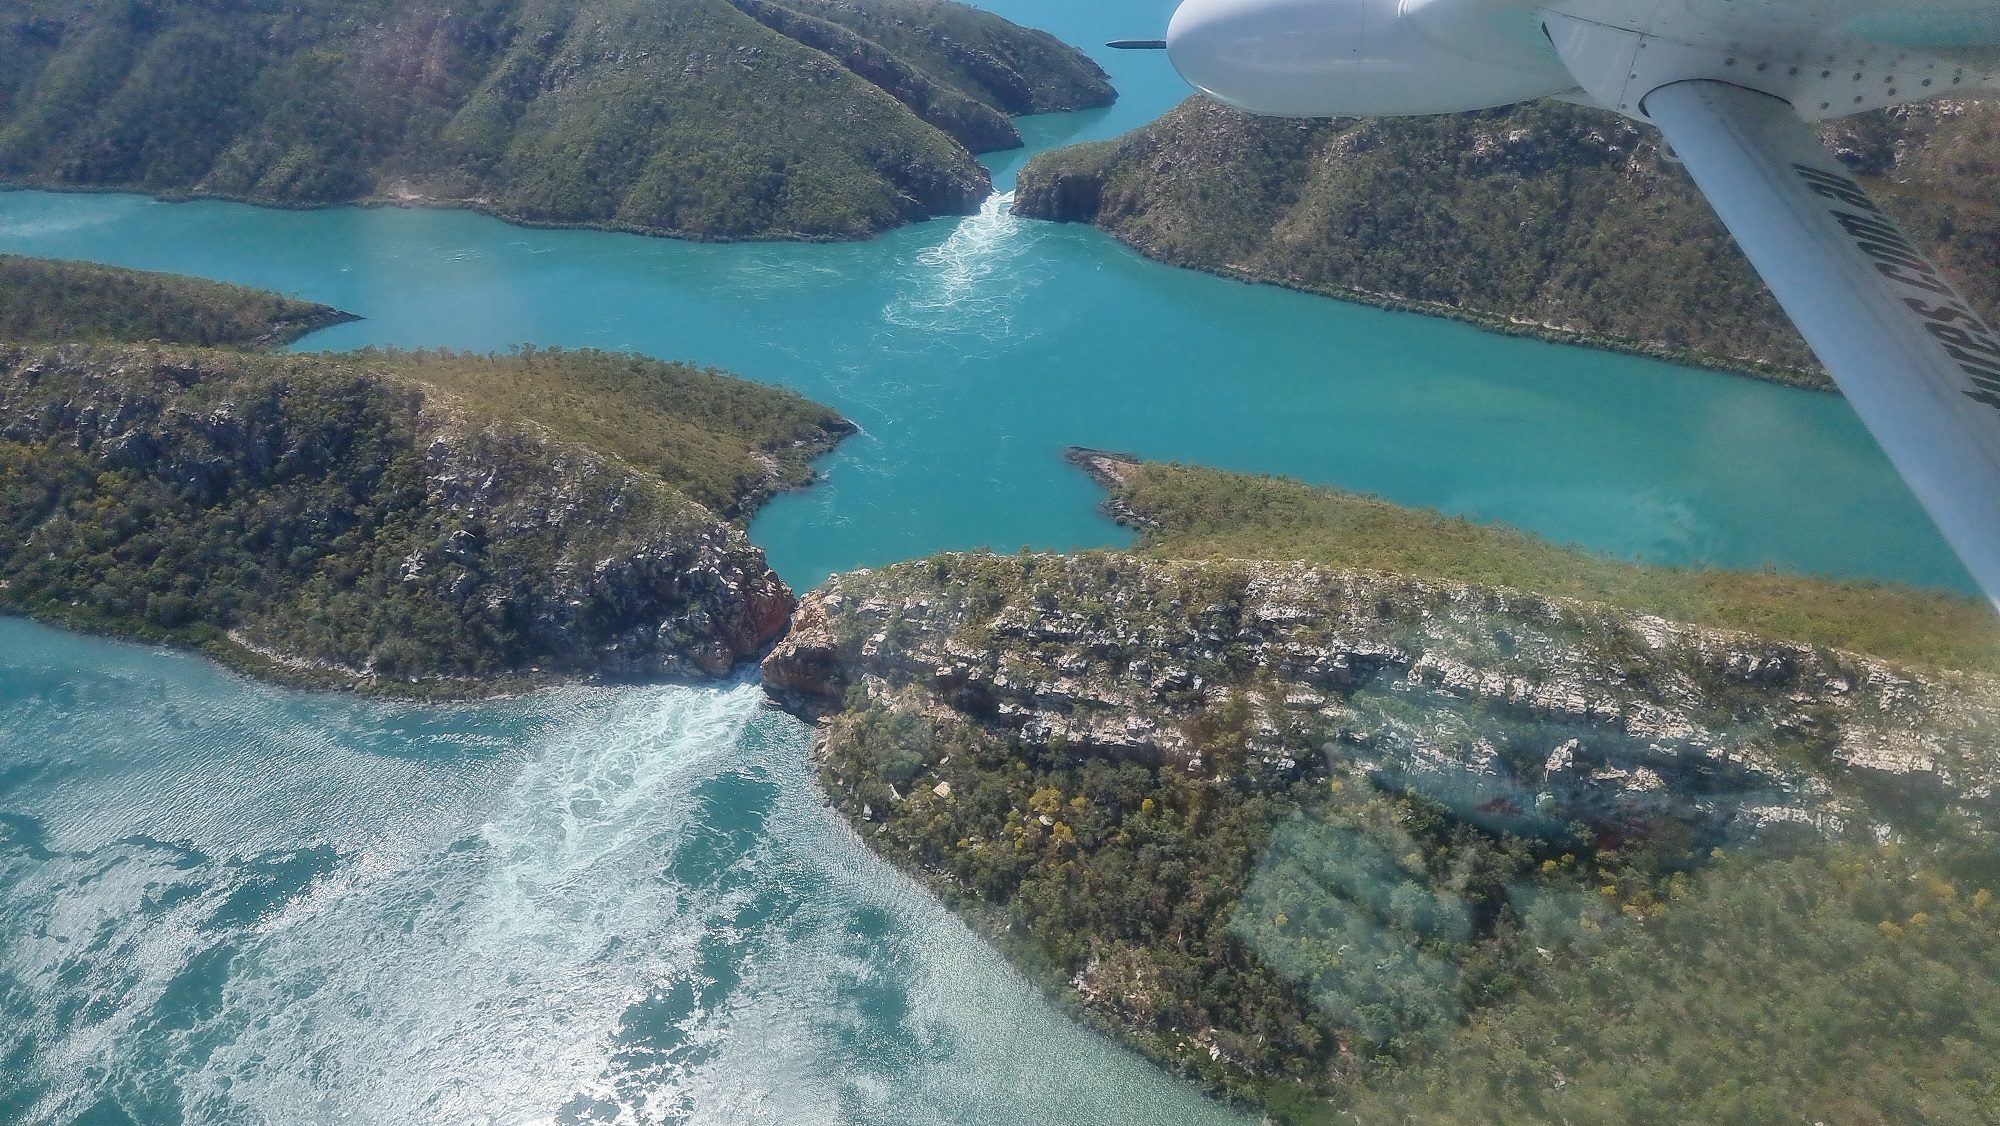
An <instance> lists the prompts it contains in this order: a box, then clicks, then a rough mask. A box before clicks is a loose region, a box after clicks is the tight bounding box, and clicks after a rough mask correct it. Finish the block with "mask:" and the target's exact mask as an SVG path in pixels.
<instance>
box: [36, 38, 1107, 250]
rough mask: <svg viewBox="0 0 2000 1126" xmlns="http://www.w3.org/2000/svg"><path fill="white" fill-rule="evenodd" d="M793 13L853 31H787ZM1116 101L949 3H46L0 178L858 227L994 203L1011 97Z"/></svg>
mask: <svg viewBox="0 0 2000 1126" xmlns="http://www.w3.org/2000/svg"><path fill="white" fill-rule="evenodd" d="M755 13H762V18H763V20H764V21H765V22H760V19H759V18H758V16H757V15H756V14H755ZM807 13H809V14H807ZM793 20H796V21H798V22H800V23H801V25H802V26H803V25H804V24H810V25H811V26H813V27H817V28H820V29H822V30H826V31H827V34H826V35H807V34H806V33H805V32H803V31H801V32H800V34H801V35H804V39H803V40H802V39H795V38H792V37H789V36H788V35H787V34H785V33H783V32H782V31H780V30H774V29H773V28H772V27H771V26H767V23H776V24H781V25H787V26H789V24H788V23H787V21H793ZM870 35H876V36H880V37H881V41H880V42H877V41H875V40H871V39H868V38H865V37H866V36H870ZM1112 96H1113V95H1112V92H1111V89H1110V87H1109V86H1108V85H1107V84H1106V83H1105V82H1104V79H1103V75H1102V73H1101V72H1099V71H1098V70H1097V68H1096V66H1095V65H1094V64H1092V63H1091V62H1090V61H1089V60H1088V59H1087V58H1085V57H1084V56H1083V55H1082V54H1081V53H1079V52H1077V51H1075V50H1073V49H1071V48H1068V47H1066V46H1064V45H1062V44H1060V43H1058V42H1057V41H1055V40H1054V39H1052V38H1051V37H1049V36H1047V35H1045V34H1043V33H1041V32H1033V31H1028V30H1025V29H1022V28H1018V27H1015V26H1014V25H1012V24H1009V23H1007V22H1006V21H1004V20H1001V19H1000V18H998V17H996V16H993V15H990V14H988V13H984V12H980V11H977V10H975V9H971V8H966V7H962V6H959V5H955V4H946V3H942V2H940V0H880V2H878V3H873V4H870V5H867V6H866V7H865V8H854V7H851V6H848V5H837V4H827V3H818V2H806V3H802V4H800V5H799V6H798V9H797V10H796V11H795V10H794V9H792V8H789V7H785V6H782V5H779V4H776V3H773V2H771V0H742V2H741V7H740V8H739V6H738V5H737V4H733V3H731V2H730V0H575V2H569V0H483V2H480V3H475V4H471V5H466V4H447V3H444V2H442V0H417V2H415V3H388V2H387V0H361V2H347V0H303V2H300V3H289V4H282V5H281V4H266V3H252V4H244V5H228V6H225V7H216V6H213V5H208V4H202V3H196V2H193V0H157V2H153V3H147V4H143V5H138V4H135V5H126V4H111V5H85V4H78V3H74V2H73V0H27V2H26V3H22V4H14V5H10V6H9V7H7V8H6V9H5V10H4V11H0V182H6V183H11V184H15V185H34V186H47V187H57V188H115V189H126V190H135V191H146V192H154V193H163V194H195V195H208V196H218V197H223V198H235V199H244V200H249V201H252V202H258V203H274V204H288V205H325V204H333V203H345V202H353V201H382V202H408V203H436V204H445V205H452V206H465V207H473V208H477V209H479V210H482V211H486V212H489V213H491V214H494V215H498V216H501V217H503V218H507V219H513V220H519V221H525V222H532V223H545V224H556V225H585V226H596V227H608V228H618V229H629V230H637V231H642V232H646V233H653V234H672V235H680V236H686V237H696V238H786V237H790V238H855V237H863V236H866V235H869V234H873V233H875V232H879V231H881V230H884V229H886V228H888V227H892V226H895V225H897V224H899V223H904V222H910V221H913V220H918V219H923V218H928V217H930V216H932V215H936V214H945V213H953V212H964V211H969V210H971V209H973V208H976V206H977V204H978V200H979V199H980V197H982V196H983V195H984V194H985V192H986V190H987V186H988V181H987V176H986V173H985V171H984V170H983V169H982V168H981V167H980V166H979V164H978V163H977V162H976V161H975V160H974V159H973V157H972V154H971V153H970V152H969V151H967V145H974V146H977V147H979V148H982V149H983V148H992V147H1000V146H1005V145H1008V144H1018V143H1019V140H1018V136H1017V135H1016V134H1014V132H1013V129H1012V126H1011V124H1009V123H1008V122H1007V121H1006V120H1005V116H1004V115H1005V114H1008V113H1015V112H1026V111H1030V110H1035V111H1039V110H1049V109H1058V108H1075V107H1079V106H1082V105H1098V104H1104V103H1107V102H1109V101H1110V100H1111V98H1112Z"/></svg>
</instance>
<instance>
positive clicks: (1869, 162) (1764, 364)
mask: <svg viewBox="0 0 2000 1126" xmlns="http://www.w3.org/2000/svg"><path fill="white" fill-rule="evenodd" d="M1823 130H1824V133H1825V136H1826V139H1827V141H1828V142H1829V143H1830V144H1831V145H1832V147H1833V148H1834V151H1835V152H1836V153H1837V154H1838V155H1839V156H1840V157H1841V159H1842V160H1843V161H1844V162H1845V163H1846V164H1847V165H1848V166H1849V167H1851V168H1853V169H1854V170H1855V171H1856V173H1857V174H1858V175H1860V176H1861V177H1862V178H1863V179H1864V180H1866V181H1867V182H1869V183H1870V184H1871V185H1872V187H1873V188H1874V189H1875V191H1876V192H1877V194H1878V195H1880V196H1881V197H1882V199H1883V203H1884V206H1886V207H1887V208H1888V209H1889V210H1890V211H1891V212H1892V213H1893V214H1894V215H1895V216H1896V218H1897V219H1898V220H1899V221H1900V222H1901V223H1903V225H1904V226H1905V228H1906V229H1908V230H1909V232H1910V233H1911V235H1912V236H1913V237H1915V238H1916V239H1917V241H1918V242H1919V243H1920V244H1922V245H1924V246H1925V247H1926V248H1927V249H1929V250H1930V251H1931V252H1932V253H1933V254H1934V255H1935V257H1936V258H1937V259H1938V262H1939V264H1940V265H1941V266H1942V267H1943V268H1944V269H1945V270H1946V272H1948V273H1949V274H1951V276H1952V278H1953V280H1954V281H1956V282H1957V283H1958V284H1959V285H1960V287H1961V288H1962V289H1963V290H1964V292H1965V294H1966V295H1967V296H1968V297H1970V298H1971V299H1972V300H1974V301H1975V302H1978V303H1980V304H1982V305H1983V306H1984V307H1985V308H1988V309H1994V308H2000V274H1996V272H1995V270H1994V266H1993V264H1994V262H1995V261H1996V260H2000V144H1996V142H1995V140H1994V138H1995V137H1996V136H2000V107H1996V106H1995V105H1993V104H1992V103H1989V102H1978V101H1945V102H1937V103H1931V104H1927V105H1923V106H1909V107H1904V108H1901V109H1897V110H1891V111H1886V112H1882V113H1875V114H1863V115H1858V116H1855V117H1851V118H1842V119H1840V120H1838V121H1836V122H1829V123H1827V124H1826V125H1825V126H1823ZM1014 213H1015V214H1017V215H1024V216H1031V217H1035V218H1042V219H1054V220H1060V221H1070V222H1090V223H1095V224H1096V225H1098V226H1099V227H1102V228H1104V229H1105V230H1106V231H1108V232H1110V233H1111V234H1112V235H1113V236H1115V237H1116V238H1118V239H1119V240H1121V241H1123V242H1125V243H1127V244H1129V245H1131V246H1133V247H1135V248H1137V249H1138V250H1140V251H1141V252H1143V253H1145V254H1146V255H1148V256H1149V257H1152V258H1156V259H1159V260H1161V261H1163V262H1168V263H1171V264H1174V265H1180V266H1191V267H1194V268H1197V269H1202V270H1208V271H1211V272H1214V273H1219V274H1222V275H1224V276H1227V277H1232V278H1239V279H1242V280H1245V281H1257V282H1270V283H1275V284H1278V285H1284V286H1289V287H1292V288H1295V289H1301V290H1306V291H1309V292H1315V293H1323V294H1328V295H1331V296H1334V297H1339V298H1343V299H1346V300H1354V301H1363V302H1368V303H1372V304H1378V305H1384V306H1389V307H1393V308H1405V309H1413V310H1416V311H1419V312H1424V313H1432V314H1437V315H1443V316H1449V317H1454V318H1458V319H1462V320H1467V321H1471V322H1472V323H1475V324H1478V325H1481V326H1483V327H1486V328H1491V329H1495V330H1498V331H1502V332H1513V333H1522V334H1529V335H1536V336H1542V337H1546V338H1549V339H1556V340H1563V341H1567V342H1572V343H1583V344H1590V345H1595V346H1601V347H1610V348H1616V349H1620V350H1625V351H1633V352H1639V353H1641V354H1647V355H1656V356H1660V357H1663V358H1667V359H1672V360H1675V361H1679V362H1684V363H1694V364H1699V365H1702V366H1707V367H1716V368H1722V369H1726V370H1732V371H1740V372H1746V373H1749V374H1753V375H1761V376H1764V377H1766V378H1771V379H1777V380H1780V381H1783V382H1791V383H1799V384H1803V385H1807V386H1815V387H1830V386H1831V383H1830V382H1829V381H1828V380H1827V379H1826V376H1825V374H1824V372H1823V371H1821V369H1820V368H1819V367H1818V365H1817V363H1816V361H1814V359H1813V358H1812V355H1811V354H1810V353H1809V352H1808V351H1807V350H1806V347H1805V344H1804V342H1803V341H1802V340H1800V339H1799V337H1798V334H1797V332H1796V331H1795V330H1794V329H1793V328H1792V327H1791V323H1790V322H1789V321H1787V320H1786V319H1785V318H1784V317H1783V316H1782V315H1781V314H1780V312H1779V310H1778V306H1777V303H1776V301H1775V300H1774V299H1773V298H1772V297H1771V296H1770V294H1769V292H1768V291H1767V290H1766V289H1765V287H1764V284H1763V282H1762V281H1761V280H1759V279H1758V277H1757V275H1756V273H1755V272H1754V271H1752V270H1751V268H1750V266H1749V263H1748V262H1747V261H1745V260H1744V258H1743V257H1742V254H1741V253H1740V252H1739V251H1738V250H1737V249H1736V246H1735V243H1734V242H1733V241H1732V240H1731V239H1730V238H1729V235H1728V232H1726V231H1724V230H1723V228H1722V226H1721V224H1720V223H1719V222H1718V221H1717V220H1716V219H1715V217H1714V215H1713V213H1712V212H1711V211H1710V209H1709V207H1708V205H1707V204H1706V202H1704V201H1703V200H1702V198H1701V196H1700V195H1699V194H1698V193H1697V192H1696V191H1695V190H1694V187H1693V184H1692V183H1691V182H1690V181H1689V180H1688V178H1687V174H1686V173H1685V172H1684V171H1682V170H1681V169H1680V168H1679V167H1678V166H1677V165H1676V164H1675V163H1674V162H1673V161H1672V160H1671V159H1670V157H1669V154H1666V153H1663V152H1662V151H1661V147H1660V145H1659V142H1658V137H1657V134H1654V133H1652V132H1651V131H1650V130H1647V129H1643V128H1641V127H1639V126H1637V125H1635V124H1633V123H1632V122H1630V121H1628V120H1626V119H1624V118H1621V117H1618V116H1617V115H1615V114H1611V113H1607V112H1604V111H1601V110H1594V109H1586V108H1583V107H1579V106H1573V105H1568V104H1565V103H1562V102H1555V101H1540V102H1531V103H1526V104H1523V105H1518V106H1513V107H1509V108H1506V109H1498V110H1490V111H1484V112H1480V113H1470V114H1458V115H1452V116H1444V117H1430V118H1379V119H1347V120H1340V121H1314V122H1304V121H1290V120H1278V119H1272V118H1257V117H1250V116H1248V115H1245V114H1242V113H1239V112H1237V111H1235V110H1231V109H1228V108H1226V107H1223V106H1221V105H1218V104H1216V103H1214V102H1211V101H1208V100H1206V99H1199V98H1197V99H1190V100H1189V101H1187V102H1185V103H1183V104H1182V105H1181V106H1180V107H1179V108H1178V109H1176V110H1174V111H1173V112H1171V113H1169V114H1167V115H1166V116H1165V117H1163V118H1161V119H1160V120H1158V121H1156V122H1154V123H1152V124H1151V125H1147V126H1145V127H1144V128H1141V129H1138V130H1135V131H1134V132H1132V133H1129V134H1127V135H1126V136H1124V137H1121V138H1118V139H1116V140H1112V141H1103V142H1098V143H1094V144H1086V145H1077V146H1073V147H1070V148H1067V149H1061V150H1057V151H1055V152H1051V153H1044V154H1042V155H1040V156H1038V157H1036V158H1035V159H1034V160H1033V161H1031V162H1029V164H1028V166H1027V167H1026V168H1025V169H1023V170H1022V172H1021V175H1020V180H1019V186H1018V189H1017V191H1016V194H1015V199H1014ZM1690 278H1700V279H1701V284H1700V285H1698V286H1694V285H1690V284H1688V279H1690Z"/></svg>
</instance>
